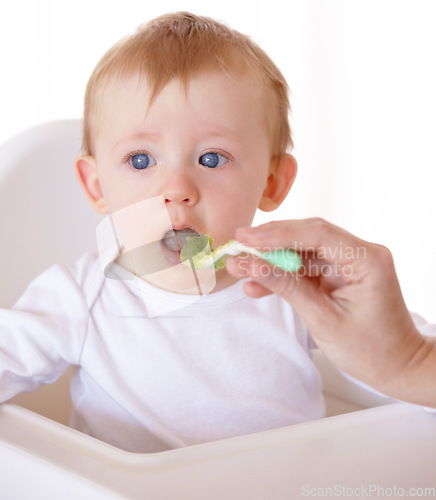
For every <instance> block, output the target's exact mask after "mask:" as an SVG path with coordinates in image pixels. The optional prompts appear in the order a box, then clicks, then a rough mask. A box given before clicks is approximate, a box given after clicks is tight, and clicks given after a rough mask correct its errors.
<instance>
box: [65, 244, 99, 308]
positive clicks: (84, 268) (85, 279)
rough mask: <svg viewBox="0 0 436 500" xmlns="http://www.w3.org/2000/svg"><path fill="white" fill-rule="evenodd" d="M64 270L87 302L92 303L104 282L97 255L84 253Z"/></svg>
mask: <svg viewBox="0 0 436 500" xmlns="http://www.w3.org/2000/svg"><path fill="white" fill-rule="evenodd" d="M66 270H67V272H68V274H69V275H70V276H71V278H72V279H73V280H74V282H75V283H76V285H77V287H78V289H80V290H81V292H82V293H83V295H84V296H85V297H86V298H87V301H88V302H93V301H94V300H95V297H96V296H97V295H98V293H99V291H100V288H101V287H102V285H103V282H104V273H103V270H102V268H101V264H100V259H99V258H98V255H97V254H95V253H92V252H86V253H85V254H83V255H82V256H81V257H80V258H79V259H78V260H77V261H76V262H75V263H74V264H73V265H70V266H66Z"/></svg>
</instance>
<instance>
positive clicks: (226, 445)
mask: <svg viewBox="0 0 436 500" xmlns="http://www.w3.org/2000/svg"><path fill="white" fill-rule="evenodd" d="M0 470H1V478H2V479H1V486H0V497H1V498H4V499H8V500H11V499H12V500H13V499H20V500H22V499H25V498H32V499H44V500H48V499H56V500H58V499H60V498H62V499H63V500H68V499H77V498H92V499H93V500H98V499H120V498H130V499H152V500H159V499H177V500H183V499H187V500H188V499H189V500H195V499H199V500H200V499H201V500H207V499H220V500H223V499H237V500H244V499H249V500H253V499H264V500H270V499H286V500H289V499H297V498H304V497H308V496H309V497H310V496H313V494H314V493H315V492H316V493H317V495H318V496H319V494H320V493H323V494H324V496H328V493H329V492H330V490H327V488H331V491H332V492H340V491H342V492H345V493H348V494H347V495H346V496H347V497H348V498H354V497H353V496H351V497H350V495H349V494H350V493H352V492H353V491H354V493H356V495H355V496H356V497H358V496H365V495H364V490H363V489H362V488H366V492H367V493H368V492H372V496H373V497H377V496H381V495H380V493H381V491H382V490H381V488H383V489H384V490H383V491H384V495H385V496H386V495H387V494H389V488H390V489H391V490H392V491H391V495H390V496H392V492H393V488H394V487H395V488H397V491H399V490H398V489H399V488H401V489H402V490H404V495H403V496H406V495H407V494H408V492H409V489H410V488H416V489H417V490H414V491H415V493H417V492H418V493H419V491H418V489H419V488H422V489H423V491H424V489H425V488H427V489H429V491H430V490H431V489H432V491H433V494H432V495H430V494H429V493H427V496H433V497H436V473H435V470H436V414H435V413H431V412H428V411H426V410H425V409H423V408H420V407H417V406H414V405H409V404H403V403H395V404H390V405H386V406H382V407H378V408H372V409H368V410H363V411H357V412H354V413H349V414H345V415H339V416H335V417H330V418H325V419H322V420H318V421H313V422H309V423H305V424H300V425H295V426H291V427H285V428H281V429H276V430H272V431H268V432H262V433H258V434H252V435H247V436H241V437H237V438H232V439H226V440H222V441H216V442H212V443H207V444H202V445H197V446H191V447H187V448H182V449H177V450H172V451H168V452H163V453H155V454H135V453H129V452H125V451H122V450H120V449H118V448H115V447H113V446H110V445H107V444H105V443H102V442H100V441H98V440H96V439H93V438H91V437H89V436H86V435H84V434H81V433H79V432H77V431H74V430H72V429H69V428H67V427H65V426H63V425H61V424H58V423H56V422H53V421H51V420H48V419H46V418H44V417H41V416H39V415H37V414H35V413H32V412H30V411H28V410H24V409H23V408H20V407H18V406H14V405H11V404H5V405H2V406H1V407H0ZM320 488H321V490H320ZM333 488H335V489H333ZM369 488H373V489H372V490H370V489H369ZM374 488H379V491H378V495H377V494H376V492H377V490H374ZM410 491H411V493H413V491H412V490H410ZM362 492H363V493H362ZM374 492H375V493H374ZM399 493H400V494H401V491H399ZM430 493H431V491H430ZM330 496H332V495H330ZM336 496H337V495H336ZM367 496H368V495H367ZM388 496H389V495H388Z"/></svg>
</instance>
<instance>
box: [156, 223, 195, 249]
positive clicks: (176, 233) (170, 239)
mask: <svg viewBox="0 0 436 500" xmlns="http://www.w3.org/2000/svg"><path fill="white" fill-rule="evenodd" d="M190 236H200V235H199V234H198V233H197V231H194V230H193V229H191V228H189V227H186V228H185V229H170V230H169V231H167V232H166V233H165V235H164V237H163V238H162V242H163V244H164V245H165V246H166V247H167V248H168V250H171V251H172V252H181V250H182V248H183V246H184V244H185V243H186V238H188V237H190Z"/></svg>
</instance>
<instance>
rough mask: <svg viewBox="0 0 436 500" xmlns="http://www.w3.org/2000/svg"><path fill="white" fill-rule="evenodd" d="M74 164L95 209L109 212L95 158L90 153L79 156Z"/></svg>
mask: <svg viewBox="0 0 436 500" xmlns="http://www.w3.org/2000/svg"><path fill="white" fill-rule="evenodd" d="M74 165H75V170H76V177H77V180H78V181H79V184H80V185H81V186H82V189H83V191H84V192H85V194H86V197H87V198H88V200H89V201H90V202H91V205H92V206H93V207H94V210H95V211H96V212H98V213H99V214H107V213H108V209H107V206H106V201H105V199H104V197H103V193H102V191H101V187H100V181H99V179H98V175H97V164H96V161H95V158H94V157H93V156H89V155H86V156H79V157H78V158H76V162H75V164H74Z"/></svg>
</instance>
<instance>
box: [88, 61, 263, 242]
mask: <svg viewBox="0 0 436 500" xmlns="http://www.w3.org/2000/svg"><path fill="white" fill-rule="evenodd" d="M149 103H150V97H149V93H148V88H147V85H146V82H145V80H144V79H142V80H139V79H138V77H137V76H135V77H132V78H129V79H124V80H121V81H119V82H116V83H112V84H110V85H109V86H108V87H107V88H106V89H105V91H104V93H103V95H102V97H101V100H100V106H99V123H98V130H97V133H96V137H95V141H94V145H95V160H96V165H97V173H98V178H99V181H100V186H101V190H102V193H103V196H104V199H105V202H106V205H107V208H108V210H109V213H111V214H113V213H116V212H117V211H120V210H121V209H123V208H125V207H127V206H129V205H132V204H136V203H138V202H141V201H143V200H147V199H152V198H156V197H161V198H162V197H163V199H164V201H165V206H166V208H167V210H168V214H169V217H170V219H171V223H172V227H173V228H174V229H183V228H191V229H193V230H194V231H196V232H197V233H199V234H209V235H211V236H212V238H213V239H214V247H215V246H217V245H220V244H223V243H225V242H226V241H228V240H229V239H231V238H234V235H235V229H236V228H238V227H242V226H248V225H250V224H251V222H252V220H253V217H254V215H255V212H256V209H257V208H258V206H259V202H260V200H261V198H262V194H263V192H264V190H265V188H266V185H267V179H268V176H269V169H270V163H271V138H270V136H269V134H268V127H267V120H266V105H265V99H264V98H263V97H262V89H261V88H260V86H259V85H255V84H253V83H250V78H249V77H248V76H247V77H235V78H233V79H231V78H230V77H229V76H227V75H225V74H224V73H223V72H221V71H218V70H216V71H209V72H205V73H202V74H200V75H199V76H197V77H195V78H193V79H191V80H190V81H189V84H188V87H187V89H186V90H185V88H184V86H183V85H182V83H181V82H180V81H178V80H172V81H171V82H170V83H169V84H168V85H167V86H166V87H165V88H164V89H163V90H162V91H161V93H160V94H159V95H158V96H157V97H156V99H155V100H154V101H153V103H152V104H151V106H149ZM148 220H149V221H150V223H151V224H152V223H153V214H152V213H151V214H148ZM167 229H168V228H165V227H163V228H162V232H163V234H162V237H163V235H164V232H165V230H167Z"/></svg>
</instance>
